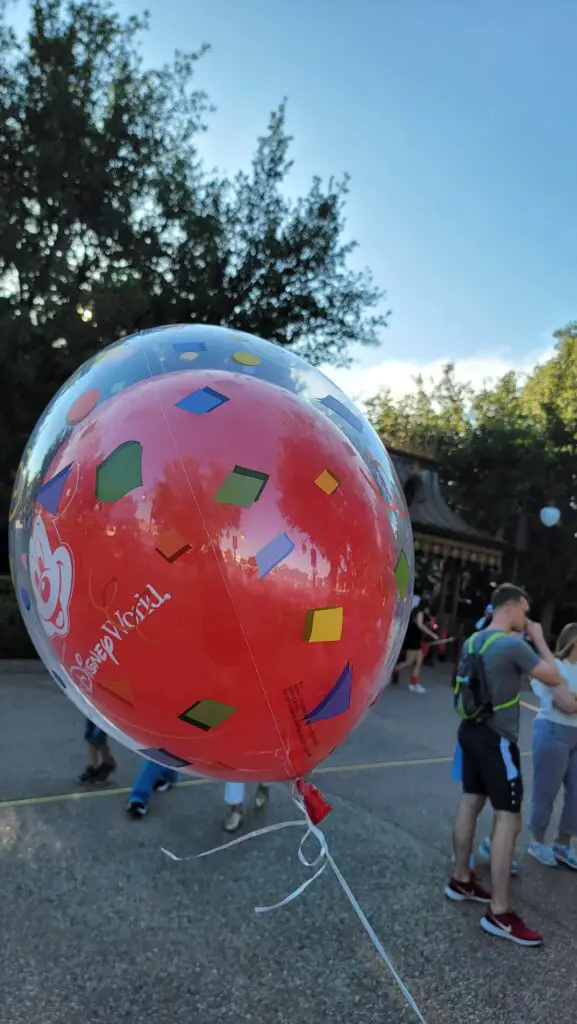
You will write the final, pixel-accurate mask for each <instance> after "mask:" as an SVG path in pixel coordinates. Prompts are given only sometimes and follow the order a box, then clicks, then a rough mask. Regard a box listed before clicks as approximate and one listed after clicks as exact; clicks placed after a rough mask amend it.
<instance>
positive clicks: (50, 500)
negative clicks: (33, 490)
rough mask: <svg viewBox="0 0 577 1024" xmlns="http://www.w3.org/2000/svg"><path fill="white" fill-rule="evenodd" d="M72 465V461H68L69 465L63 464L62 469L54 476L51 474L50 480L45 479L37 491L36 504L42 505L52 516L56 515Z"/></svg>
mask: <svg viewBox="0 0 577 1024" xmlns="http://www.w3.org/2000/svg"><path fill="white" fill-rule="evenodd" d="M73 465H74V463H73V462H71V463H69V465H68V466H65V467H64V469H61V470H60V472H59V473H57V474H56V476H53V477H52V478H51V479H50V480H47V481H46V483H44V484H42V487H41V488H40V490H39V491H38V498H37V501H38V504H39V505H42V508H45V509H46V511H47V512H50V513H51V514H52V515H53V516H56V515H58V506H59V504H60V499H61V497H62V492H63V490H64V488H65V487H66V482H67V480H68V477H69V476H70V471H71V469H72V466H73Z"/></svg>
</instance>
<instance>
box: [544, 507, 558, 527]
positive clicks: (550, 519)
mask: <svg viewBox="0 0 577 1024" xmlns="http://www.w3.org/2000/svg"><path fill="white" fill-rule="evenodd" d="M560 518H561V513H560V511H559V509H558V508H555V506H554V505H545V507H544V508H542V509H541V511H540V512H539V519H540V520H541V522H542V523H543V526H547V527H548V528H550V527H551V526H557V523H558V522H559V520H560Z"/></svg>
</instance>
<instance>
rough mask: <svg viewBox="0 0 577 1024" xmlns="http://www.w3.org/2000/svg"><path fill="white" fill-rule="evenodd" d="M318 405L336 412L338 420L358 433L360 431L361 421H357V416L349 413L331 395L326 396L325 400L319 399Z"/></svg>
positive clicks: (349, 411) (344, 406) (361, 427)
mask: <svg viewBox="0 0 577 1024" xmlns="http://www.w3.org/2000/svg"><path fill="white" fill-rule="evenodd" d="M320 404H321V405H324V406H325V407H326V408H327V409H330V410H331V411H332V412H336V414H337V416H340V418H341V419H342V420H344V421H345V423H348V424H349V426H350V427H353V428H354V429H355V430H358V431H359V433H360V432H361V431H362V429H363V424H362V421H361V420H360V419H359V417H358V416H355V414H354V412H351V410H350V409H347V407H346V405H343V403H342V402H339V400H338V398H334V397H333V395H327V396H326V398H321V400H320Z"/></svg>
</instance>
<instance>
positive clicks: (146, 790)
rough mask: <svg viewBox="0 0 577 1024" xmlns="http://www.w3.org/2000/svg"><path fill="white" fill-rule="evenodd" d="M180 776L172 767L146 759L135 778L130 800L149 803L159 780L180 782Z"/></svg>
mask: <svg viewBox="0 0 577 1024" xmlns="http://www.w3.org/2000/svg"><path fill="white" fill-rule="evenodd" d="M179 778H180V776H179V774H178V772H175V771H174V770H173V769H172V768H163V767H162V765H161V764H156V762H155V761H145V762H144V764H143V765H142V768H141V769H140V771H139V773H138V775H137V776H136V779H135V780H134V785H133V787H132V792H131V794H130V796H129V798H128V802H129V803H130V804H135V803H138V804H148V801H149V800H150V797H151V796H152V793H153V790H154V787H155V785H156V783H157V782H170V783H172V782H178V780H179Z"/></svg>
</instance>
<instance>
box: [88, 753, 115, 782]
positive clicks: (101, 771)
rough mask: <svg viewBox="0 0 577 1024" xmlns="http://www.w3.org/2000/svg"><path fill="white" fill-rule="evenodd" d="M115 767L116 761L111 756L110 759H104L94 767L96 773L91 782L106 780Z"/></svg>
mask: <svg viewBox="0 0 577 1024" xmlns="http://www.w3.org/2000/svg"><path fill="white" fill-rule="evenodd" d="M116 768H117V765H116V761H115V760H114V758H112V760H111V761H105V762H104V764H101V765H100V767H99V768H97V769H96V775H95V776H94V779H93V780H92V781H93V782H108V778H109V776H110V775H112V772H115V771H116Z"/></svg>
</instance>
